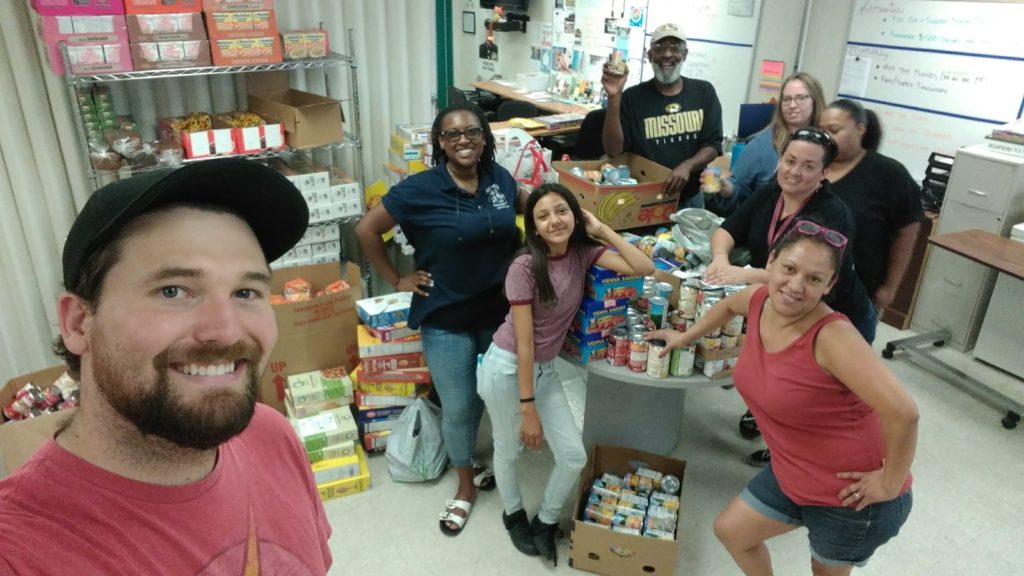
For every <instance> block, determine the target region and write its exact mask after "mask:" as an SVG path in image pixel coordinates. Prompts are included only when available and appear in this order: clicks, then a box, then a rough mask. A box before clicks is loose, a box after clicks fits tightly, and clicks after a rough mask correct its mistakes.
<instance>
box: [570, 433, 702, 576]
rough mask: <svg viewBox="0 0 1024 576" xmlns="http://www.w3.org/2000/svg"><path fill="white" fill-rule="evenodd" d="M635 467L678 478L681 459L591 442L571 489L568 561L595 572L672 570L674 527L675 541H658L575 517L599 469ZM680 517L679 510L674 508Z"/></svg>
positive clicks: (676, 543)
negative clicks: (573, 502) (573, 492)
mask: <svg viewBox="0 0 1024 576" xmlns="http://www.w3.org/2000/svg"><path fill="white" fill-rule="evenodd" d="M637 465H644V466H646V467H647V468H650V469H652V470H656V471H658V472H662V473H665V474H672V475H673V476H675V477H677V478H679V481H680V482H684V476H685V473H686V462H685V461H684V460H676V459H675V458H668V457H665V456H658V455H656V454H651V453H648V452H642V451H640V450H636V449H633V448H620V447H615V446H604V445H601V444H597V445H594V446H593V447H592V448H591V449H590V454H589V457H588V458H587V465H586V467H584V468H583V471H582V472H580V481H579V485H578V486H577V488H576V508H575V515H574V517H575V519H574V520H573V528H572V534H571V535H570V543H569V565H570V566H572V567H573V568H576V569H577V570H586V571H587V572H594V573H595V574H605V575H607V576H619V575H621V574H648V573H649V574H665V575H669V574H675V573H676V565H677V564H678V561H679V540H678V539H679V536H680V534H679V525H678V520H677V524H676V540H659V539H657V538H648V537H644V536H632V535H629V534H622V533H620V532H613V531H612V530H609V529H608V528H605V527H603V526H598V525H596V524H589V523H586V522H584V521H583V520H580V518H582V514H583V509H584V508H585V507H586V504H587V495H588V494H589V491H590V487H591V485H592V484H593V481H594V479H595V478H600V477H601V475H602V474H604V473H605V472H611V473H613V474H617V475H619V476H622V475H624V474H625V473H626V472H632V471H634V470H636V468H637ZM680 515H682V509H680Z"/></svg>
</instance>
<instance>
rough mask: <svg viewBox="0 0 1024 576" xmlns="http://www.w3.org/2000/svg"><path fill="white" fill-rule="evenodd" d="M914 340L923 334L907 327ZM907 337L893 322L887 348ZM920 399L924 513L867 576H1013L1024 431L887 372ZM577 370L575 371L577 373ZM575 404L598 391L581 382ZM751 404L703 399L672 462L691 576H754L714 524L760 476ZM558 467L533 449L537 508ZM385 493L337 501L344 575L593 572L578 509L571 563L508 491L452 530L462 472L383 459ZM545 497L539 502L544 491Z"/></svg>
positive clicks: (910, 376)
mask: <svg viewBox="0 0 1024 576" xmlns="http://www.w3.org/2000/svg"><path fill="white" fill-rule="evenodd" d="M907 334H909V333H907ZM901 335H903V333H901V332H899V331H897V330H895V329H892V328H890V327H888V326H884V325H883V326H880V327H879V335H878V339H877V341H876V344H875V347H876V349H879V350H880V349H881V348H882V346H884V344H885V342H886V341H888V340H892V339H894V338H898V337H900V336H901ZM940 354H941V355H942V357H943V358H945V359H947V360H948V361H949V362H951V363H953V364H954V365H956V366H957V367H959V368H960V369H961V370H964V371H965V372H967V373H969V374H971V375H973V376H975V377H976V378H979V379H981V380H982V381H984V382H987V383H989V384H991V385H993V386H996V387H997V388H998V389H999V390H1000V391H1002V392H1003V393H1004V394H1007V395H1009V396H1011V397H1012V398H1014V399H1016V400H1017V401H1020V402H1024V382H1021V381H1020V380H1017V379H1014V378H1012V377H1010V376H1008V375H1006V374H1005V373H1002V372H999V371H997V370H994V369H992V368H989V367H987V366H985V365H984V364H981V363H980V362H976V361H973V360H972V359H970V357H969V356H965V355H963V354H960V353H957V352H955V351H953V350H942V351H940ZM887 365H888V366H889V367H890V368H891V369H892V370H893V371H894V372H895V373H896V375H897V376H898V377H899V378H900V379H901V381H902V382H903V383H904V384H905V385H906V386H907V388H908V389H909V390H910V392H911V394H912V395H913V396H914V398H915V399H916V401H917V403H918V406H919V409H920V412H921V421H920V429H919V442H918V450H917V458H916V461H915V464H914V476H915V483H914V497H915V502H914V512H913V513H912V514H911V516H910V520H909V521H908V522H907V524H906V525H905V526H904V528H903V531H902V533H901V534H900V535H899V536H898V537H897V538H896V539H894V540H892V541H891V542H889V544H887V545H886V546H884V547H882V548H881V549H880V550H879V551H878V553H877V554H876V555H875V557H874V558H873V559H872V560H871V562H870V563H869V564H868V565H867V566H866V567H865V568H863V569H859V570H855V571H854V574H886V575H892V574H895V575H902V576H926V575H927V576H947V575H948V576H954V575H956V576H959V575H965V574H970V575H986V576H987V575H996V574H1011V573H1014V572H1017V571H1018V570H1019V566H1020V565H1021V563H1022V562H1024V546H1022V544H1024V522H1022V519H1024V425H1021V426H1020V427H1018V428H1017V429H1016V430H1012V431H1009V430H1004V429H1003V428H1002V427H1001V426H1000V424H999V418H1000V417H1001V416H1002V413H1001V412H997V411H996V410H994V409H993V408H990V407H989V406H987V405H985V404H982V403H980V402H978V401H976V400H974V399H973V398H971V397H970V396H968V395H967V394H964V393H963V392H961V391H959V390H957V389H956V388H954V387H952V386H950V385H949V384H946V383H945V382H943V381H941V380H939V379H937V378H935V377H934V376H931V375H930V374H928V373H926V372H924V371H922V370H920V369H918V368H916V367H915V366H913V365H911V364H910V363H909V362H906V361H905V360H899V361H896V360H894V361H889V362H888V364H887ZM570 370H571V367H570V366H569V365H566V373H570V374H571V372H569V371H570ZM569 388H570V389H572V390H573V396H574V398H573V400H574V403H575V405H576V406H577V407H578V406H582V394H584V393H585V389H584V387H583V386H582V382H581V381H579V380H573V381H572V384H571V385H570V386H569ZM743 409H744V408H743V403H742V401H741V400H740V398H739V396H738V394H736V392H735V390H722V389H720V388H712V389H705V390H697V391H693V392H690V393H689V394H688V396H687V402H686V411H685V417H684V419H683V422H682V440H681V442H680V444H679V445H678V446H677V447H676V449H675V451H674V452H673V453H672V454H671V455H672V456H673V457H676V458H683V459H685V460H686V461H687V474H686V478H685V479H684V482H683V501H682V517H681V521H680V526H679V534H680V536H681V538H680V539H681V541H682V542H681V549H680V555H679V557H680V561H679V566H678V567H677V571H676V572H677V574H687V575H701V576H703V575H719V574H722V575H731V574H740V572H739V570H738V569H737V568H736V567H735V565H734V564H733V562H732V560H731V558H730V557H729V555H728V554H727V553H726V552H725V550H724V549H723V548H722V547H721V545H720V544H719V543H718V541H717V540H716V539H715V537H714V534H713V533H712V531H711V525H712V522H713V521H714V519H715V516H717V514H718V513H719V511H720V510H721V509H722V507H723V506H725V504H726V503H727V502H728V501H729V500H730V499H731V498H733V497H734V496H735V495H736V494H738V493H739V492H740V491H741V490H742V488H743V486H744V485H745V484H746V482H747V481H749V479H750V478H751V477H752V476H753V475H754V473H755V470H754V469H753V468H750V467H748V466H746V465H745V464H743V463H742V462H741V458H742V456H743V455H745V454H747V453H748V452H750V451H752V450H754V449H755V448H759V447H760V445H759V444H758V443H757V441H747V440H743V439H742V438H741V437H740V436H739V434H738V432H737V431H736V420H737V418H738V417H739V415H740V414H741V413H742V412H743ZM489 435H490V426H489V424H488V423H487V421H486V416H485V420H484V424H483V426H482V428H481V437H480V442H479V446H478V451H479V453H480V454H481V455H483V456H484V457H486V455H487V454H488V453H489V451H490V439H489ZM550 466H551V456H550V453H547V452H542V453H540V454H526V455H525V456H524V458H523V461H522V464H521V469H520V470H521V473H520V478H521V482H522V484H523V492H524V494H525V495H526V497H527V509H528V510H530V511H531V512H533V511H535V510H536V507H537V505H538V502H539V498H540V494H541V493H542V492H543V486H544V482H545V480H546V478H547V473H548V472H549V470H550ZM370 468H371V471H372V474H373V488H372V489H371V490H370V491H368V492H366V493H363V494H358V495H355V496H351V497H348V498H343V499H341V500H335V501H331V502H328V503H326V509H327V514H328V516H329V518H330V520H331V523H332V525H333V526H334V535H333V537H332V538H331V548H332V550H333V551H334V567H333V569H332V570H331V574H374V575H392V574H394V575H412V574H415V575H432V574H438V575H440V574H454V575H462V574H467V575H468V574H502V575H504V574H546V573H558V574H568V573H577V574H579V573H581V572H579V571H577V570H574V569H573V568H570V567H569V565H568V554H569V544H568V542H569V540H568V531H569V528H570V527H571V521H570V519H569V514H570V513H571V510H569V506H567V510H566V512H565V513H564V517H563V521H562V526H563V528H564V529H565V531H566V534H567V536H566V538H564V539H563V540H562V541H561V546H560V552H559V555H560V558H559V563H558V567H557V568H552V567H550V565H545V564H542V563H541V561H540V560H538V559H536V558H528V557H526V556H523V555H522V554H520V553H519V552H517V551H516V550H515V549H514V548H513V547H512V545H511V543H510V542H509V541H508V538H507V536H506V533H505V531H504V529H503V527H502V525H501V505H500V500H499V498H498V495H497V492H491V493H482V494H481V496H480V498H479V499H478V500H477V504H476V507H475V508H474V510H473V515H472V517H471V519H470V520H469V522H468V523H467V524H466V530H465V532H464V533H463V534H461V535H460V536H458V537H457V538H449V537H446V536H444V535H443V534H441V532H440V531H439V530H438V528H437V522H438V513H439V512H440V511H441V509H442V507H443V504H444V502H445V500H446V499H447V498H449V497H450V496H451V495H452V494H454V491H455V477H454V474H452V473H448V474H446V475H445V476H443V477H442V478H441V479H440V480H438V481H436V482H432V483H427V484H412V485H410V484H395V483H392V482H391V479H390V478H389V476H388V472H387V466H386V463H385V461H384V457H383V456H375V457H371V459H370ZM531 496H532V497H531ZM769 549H770V550H771V553H772V557H773V561H774V566H775V573H776V574H810V567H809V564H810V559H809V558H810V557H809V551H808V548H807V538H806V532H805V531H803V530H797V531H794V532H791V533H789V534H786V535H783V536H781V537H779V538H776V539H774V540H772V541H770V542H769Z"/></svg>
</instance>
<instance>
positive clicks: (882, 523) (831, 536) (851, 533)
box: [740, 465, 914, 566]
mask: <svg viewBox="0 0 1024 576" xmlns="http://www.w3.org/2000/svg"><path fill="white" fill-rule="evenodd" d="M740 498H742V499H743V501H744V502H746V503H747V505H748V506H750V507H751V508H753V509H754V510H755V511H757V513H759V514H761V515H762V516H765V517H766V518H770V519H772V520H775V521H778V522H783V523H785V524H794V525H797V526H806V527H807V532H808V534H807V536H808V539H809V540H810V544H811V554H812V555H813V556H814V557H815V558H816V559H817V560H818V561H819V562H821V563H822V564H828V565H851V564H852V565H854V566H863V565H865V564H867V561H868V559H869V558H871V555H872V554H874V553H875V550H876V549H877V548H878V547H879V546H881V545H882V544H885V543H886V542H888V541H889V539H890V538H892V537H893V536H895V535H896V534H899V531H900V527H902V526H903V523H904V522H906V521H907V517H908V516H910V509H911V507H912V506H913V501H914V498H913V496H912V495H911V492H910V490H907V491H906V492H904V493H903V494H901V495H900V496H897V497H896V498H894V499H892V500H889V501H888V502H876V503H874V504H871V505H870V506H867V507H866V508H864V509H863V510H861V511H860V512H857V511H856V510H854V509H853V508H845V507H831V506H801V505H799V504H797V503H795V502H793V501H792V500H790V499H789V497H788V496H786V495H785V494H783V492H782V489H781V488H779V483H778V481H777V480H776V479H775V473H774V472H772V467H771V466H770V465H769V466H768V467H766V468H764V469H762V470H761V472H760V473H758V475H757V476H755V477H754V479H753V480H751V481H750V483H749V484H747V487H746V489H744V490H743V493H741V494H740Z"/></svg>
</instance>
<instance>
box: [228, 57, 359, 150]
mask: <svg viewBox="0 0 1024 576" xmlns="http://www.w3.org/2000/svg"><path fill="white" fill-rule="evenodd" d="M247 82H248V90H249V110H250V111H252V112H255V113H257V114H259V115H261V116H270V117H273V118H276V119H278V120H279V121H280V122H281V123H282V124H284V130H285V140H286V141H287V142H288V145H289V146H291V147H292V148H315V147H317V146H324V145H327V144H336V143H338V142H341V141H342V140H344V138H345V134H344V132H343V131H342V122H343V120H344V118H343V117H342V112H341V104H340V103H339V102H338V101H337V100H332V99H330V98H325V97H323V96H318V95H316V94H311V93H309V92H303V91H301V90H292V89H291V88H289V87H288V73H287V72H272V73H271V72H262V73H260V74H250V75H248V76H247Z"/></svg>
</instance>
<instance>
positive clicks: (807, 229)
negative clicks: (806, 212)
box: [790, 220, 847, 260]
mask: <svg viewBox="0 0 1024 576" xmlns="http://www.w3.org/2000/svg"><path fill="white" fill-rule="evenodd" d="M790 233H791V234H796V233H798V234H802V235H804V236H811V237H814V236H821V238H822V240H824V241H825V242H827V243H828V244H829V245H830V246H833V247H835V248H837V249H838V250H839V259H840V260H842V259H843V252H845V251H846V242H847V240H846V236H843V235H842V234H840V233H839V232H836V231H835V230H833V229H831V228H826V227H824V226H821V225H820V224H815V223H814V222H811V221H810V220H798V221H797V223H796V224H794V225H793V231H792V232H790Z"/></svg>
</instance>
